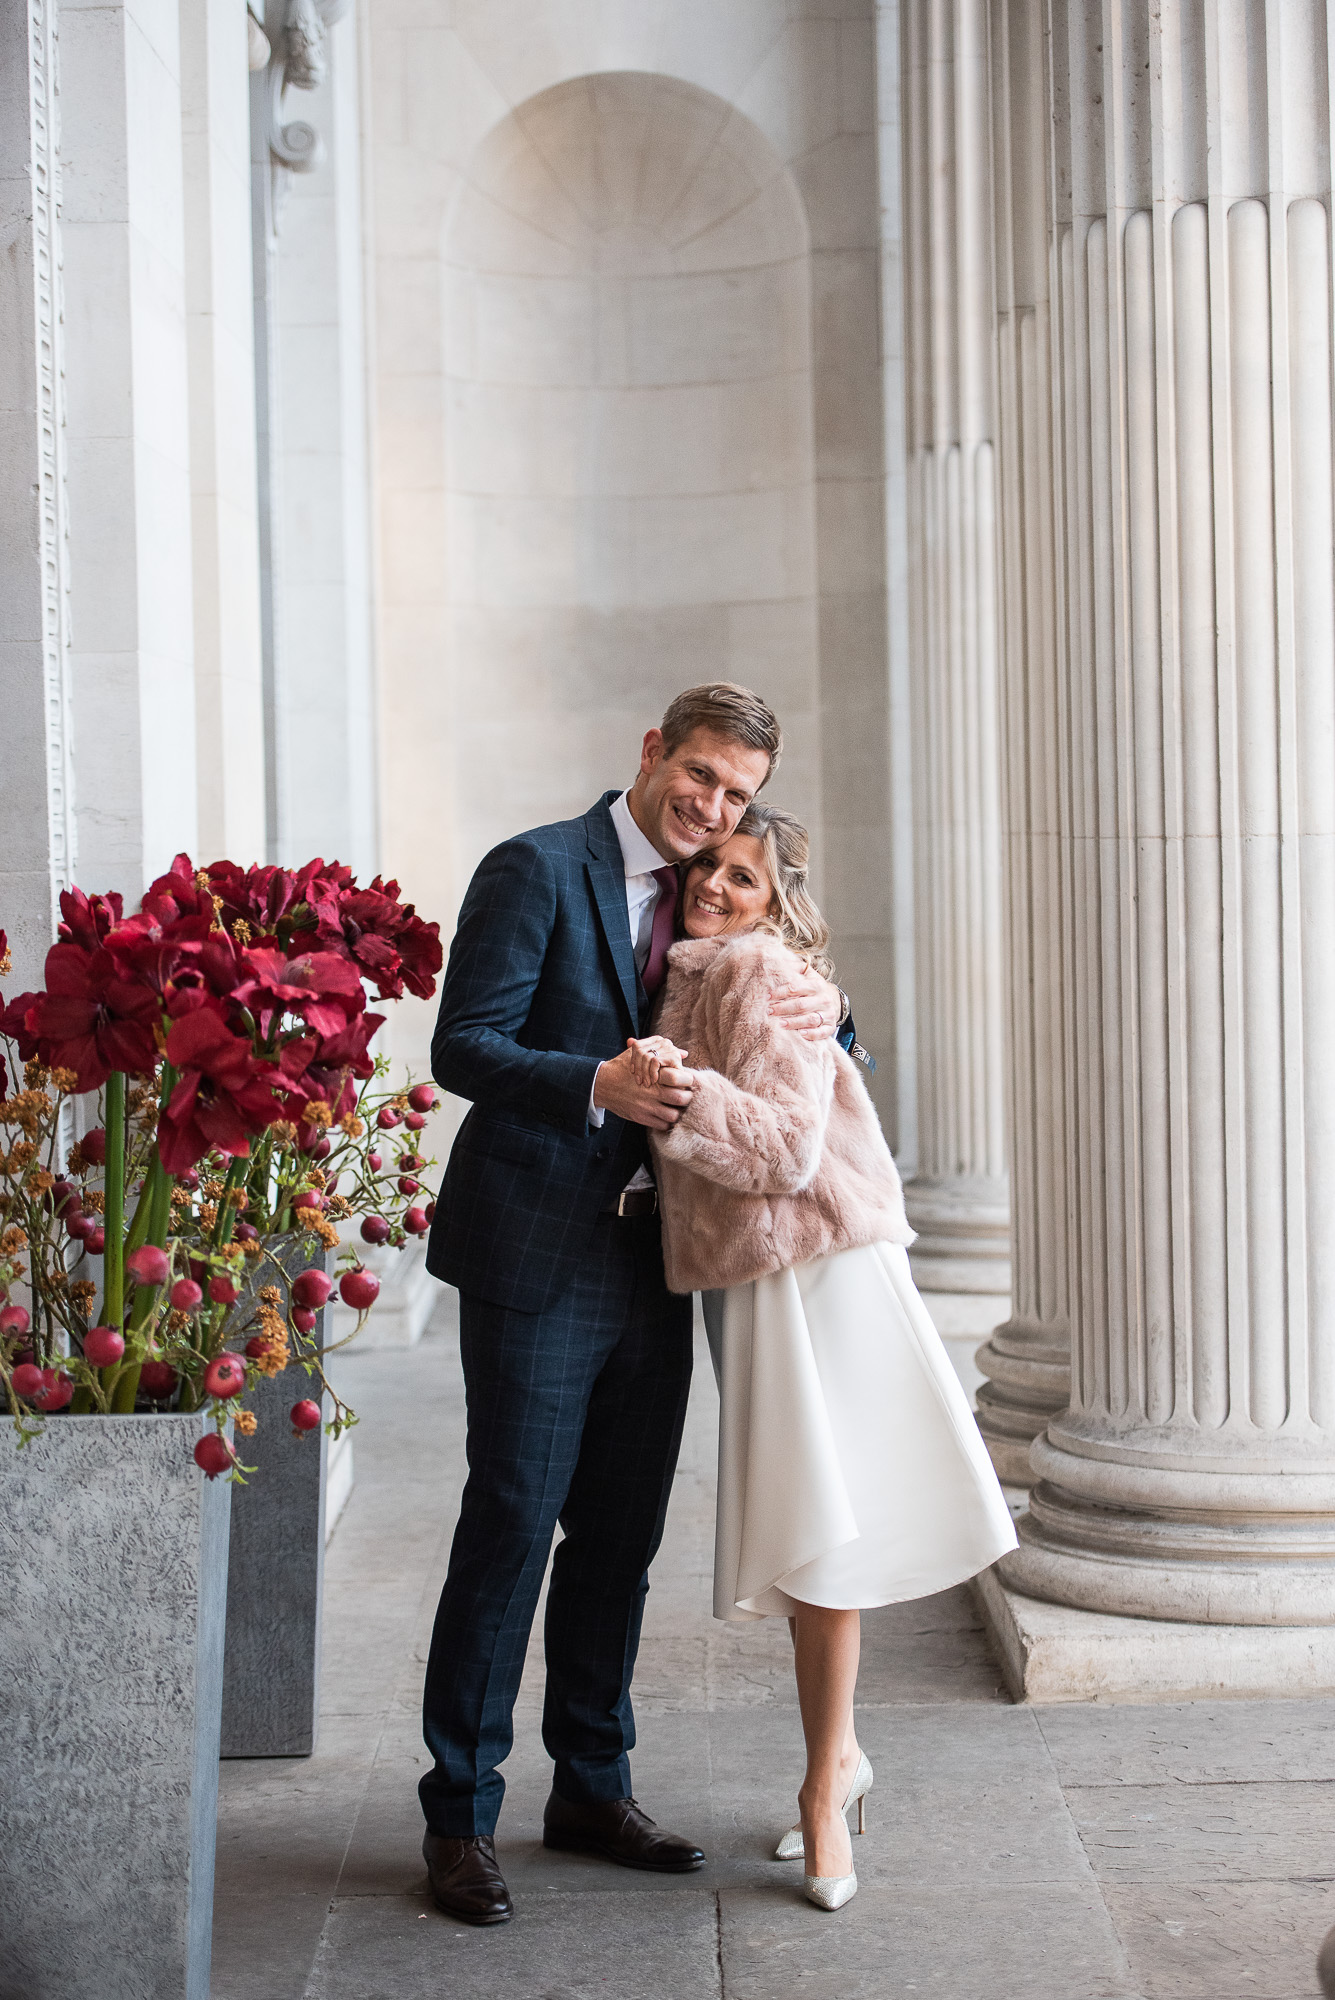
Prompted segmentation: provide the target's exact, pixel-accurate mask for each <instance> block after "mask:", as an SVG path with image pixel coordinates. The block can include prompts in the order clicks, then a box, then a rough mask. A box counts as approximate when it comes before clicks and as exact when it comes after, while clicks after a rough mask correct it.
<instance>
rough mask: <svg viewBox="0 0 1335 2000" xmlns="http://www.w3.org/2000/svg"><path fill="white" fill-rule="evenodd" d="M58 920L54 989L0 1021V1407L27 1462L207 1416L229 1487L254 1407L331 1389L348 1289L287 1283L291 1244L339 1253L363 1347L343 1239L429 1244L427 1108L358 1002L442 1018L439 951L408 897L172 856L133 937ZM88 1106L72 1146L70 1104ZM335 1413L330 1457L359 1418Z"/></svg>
mask: <svg viewBox="0 0 1335 2000" xmlns="http://www.w3.org/2000/svg"><path fill="white" fill-rule="evenodd" d="M60 908H61V917H62V921H61V924H60V927H59V938H58V941H57V942H56V943H55V944H54V945H53V946H52V947H51V950H50V951H49V952H48V954H47V958H46V967H45V973H46V984H45V986H44V988H43V989H42V991H40V992H37V993H22V994H19V995H18V996H17V997H16V998H15V999H13V1000H11V1001H10V1002H9V1004H8V1005H7V1006H6V1005H4V1003H3V1001H0V1036H3V1037H4V1038H5V1040H7V1041H8V1042H10V1043H12V1044H13V1045H14V1047H15V1049H16V1050H17V1060H15V1059H14V1057H13V1056H11V1057H10V1058H9V1060H8V1062H7V1061H6V1058H5V1056H4V1054H3V1053H2V1052H0V1097H2V1099H3V1101H0V1397H3V1399H4V1402H5V1404H6V1405H7V1407H8V1410H9V1413H10V1415H11V1417H12V1418H13V1419H14V1420H15V1422H16V1425H17V1428H18V1432H19V1440H20V1443H23V1442H26V1441H27V1440H28V1439H29V1438H31V1437H33V1436H35V1435H36V1434H37V1432H38V1431H39V1430H40V1428H41V1425H42V1421H43V1419H44V1418H45V1417H47V1416H50V1415H53V1414H55V1413H57V1412H59V1411H62V1410H68V1411H71V1412H73V1413H78V1414H85V1413H97V1412H101V1413H103V1414H113V1413H123V1414H128V1413H131V1412H133V1411H135V1410H142V1411H162V1410H167V1409H181V1410H187V1411H190V1410H205V1409H207V1410H208V1411H209V1412H210V1414H211V1416H212V1418H213V1428H212V1430H206V1431H205V1434H204V1435H203V1436H202V1437H201V1439H200V1441H199V1443H198V1444H197V1445H196V1447H195V1458H196V1460H197V1461H198V1463H199V1464H200V1466H201V1467H202V1469H203V1470H204V1472H205V1473H206V1474H207V1475H208V1477H209V1478H216V1477H217V1476H218V1475H219V1474H220V1473H227V1474H229V1475H230V1476H232V1477H234V1478H235V1477H238V1476H239V1475H240V1473H241V1472H242V1471H244V1469H245V1468H243V1467H242V1466H241V1465H240V1461H239V1459H238V1457H237V1454H236V1451H235V1448H234V1446H233V1444H232V1442H231V1440H230V1438H229V1436H228V1434H227V1433H228V1426H229V1421H230V1423H231V1427H232V1429H233V1431H234V1433H235V1434H236V1435H238V1436H240V1437H245V1436H247V1435H249V1434H250V1433H251V1432H253V1430H254V1428H255V1417H254V1413H253V1412H251V1411H248V1410H246V1409H245V1408H244V1406H243V1404H242V1401H241V1398H242V1396H243V1395H244V1393H245V1391H246V1389H247V1387H248V1386H249V1387H253V1386H254V1384H255V1382H256V1380H257V1379H258V1378H259V1377H261V1376H274V1375H277V1374H279V1373H280V1372H281V1371H282V1370H283V1369H284V1368H286V1367H287V1366H288V1365H289V1363H290V1362H292V1361H296V1362H297V1363H298V1364H299V1365H300V1366H301V1367H302V1368H304V1369H305V1371H306V1372H307V1374H308V1375H309V1376H311V1377H313V1378H318V1380H319V1383H320V1384H321V1385H322V1386H323V1387H324V1388H326V1389H328V1387H329V1385H328V1383H327V1381H326V1380H325V1377H324V1369H323V1365H322V1355H323V1354H324V1353H326V1352H328V1349H325V1348H321V1347H320V1346H319V1345H318V1342H317V1339H316V1329H317V1326H318V1316H319V1311H320V1308H321V1307H322V1306H323V1305H324V1303H325V1301H326V1299H327V1298H328V1297H329V1295H330V1293H331V1291H332V1289H333V1285H334V1282H335V1281H334V1280H332V1279H331V1278H330V1277H329V1276H328V1274H327V1272H326V1270H324V1269H322V1268H320V1266H319V1264H318V1263H315V1262H312V1263H311V1265H310V1267H309V1268H305V1269H301V1270H299V1271H298V1272H297V1274H296V1275H295V1276H291V1277H290V1276H289V1271H288V1266H290V1265H291V1264H292V1263H293V1261H294V1260H293V1258H292V1256H291V1255H290V1254H285V1253H289V1252H290V1251H291V1248H292V1246H293V1244H294V1241H295V1242H303V1241H304V1243H305V1244H306V1246H307V1247H308V1249H309V1252H310V1256H311V1258H312V1259H315V1258H319V1257H321V1256H323V1255H324V1254H325V1253H329V1252H335V1253H337V1256H338V1261H339V1265H340V1266H341V1270H340V1271H339V1273H338V1275H337V1283H338V1289H339V1292H340V1295H341V1296H342V1298H343V1300H344V1302H345V1303H346V1304H347V1305H349V1306H351V1307H352V1308H353V1309H354V1310H355V1311H356V1312H357V1314H358V1322H357V1324H358V1326H360V1324H361V1321H362V1319H363V1318H364V1316H365V1314H366V1312H367V1311H368V1310H369V1308H370V1307H371V1305H372V1304H373V1302H374V1300H375V1297H376V1294H377V1292H378V1291H379V1280H378V1278H377V1277H376V1276H375V1274H374V1273H373V1272H371V1271H369V1270H367V1269H365V1268H364V1267H363V1265H362V1264H361V1262H360V1261H359V1259H358V1257H357V1254H356V1252H355V1251H354V1250H353V1249H352V1248H351V1247H350V1246H346V1247H343V1246H342V1238H341V1232H340V1228H339V1225H340V1224H347V1223H349V1222H350V1221H351V1220H352V1219H354V1218H356V1217H358V1216H360V1217H361V1218H362V1221H361V1236H362V1239H363V1240H364V1241H365V1242H367V1243H371V1244H386V1243H387V1244H391V1245H398V1246H400V1247H402V1245H403V1244H404V1243H405V1242H406V1240H407V1238H408V1237H409V1236H416V1235H422V1234H424V1233H425V1232H426V1230H427V1229H428V1228H429V1227H430V1223H431V1216H432V1212H433V1204H432V1203H431V1202H430V1200H429V1199H423V1197H424V1193H425V1191H424V1189H423V1186H422V1182H421V1180H420V1178H419V1176H420V1175H421V1174H422V1173H423V1172H424V1171H425V1170H426V1169H427V1168H428V1167H430V1166H432V1165H434V1161H429V1160H426V1159H424V1158H423V1157H422V1155H421V1153H420V1152H419V1151H418V1146H419V1143H420V1141H419V1138H418V1135H419V1134H420V1133H421V1131H422V1130H423V1128H424V1126H425V1124H426V1121H427V1115H428V1113H429V1112H430V1111H431V1110H432V1109H433V1108H434V1105H435V1102H436V1096H435V1092H434V1090H433V1089H432V1088H431V1086H430V1085H429V1084H417V1085H414V1086H410V1087H407V1088H404V1089H398V1090H396V1089H394V1088H393V1087H392V1086H391V1085H390V1083H389V1081H388V1074H389V1064H388V1063H387V1061H386V1060H385V1059H384V1058H383V1057H374V1056H373V1055H372V1054H371V1052H370V1044H371V1040H372V1037H373V1036H374V1034H375V1031H376V1029H377V1028H378V1027H379V1026H380V1025H381V1023H382V1022H383V1020H384V1016H383V1015H382V1014H374V1013H370V1012H368V1010H367V986H368V985H369V986H370V987H371V988H372V989H373V995H374V998H376V999H377V1000H394V999H398V998H400V997H401V996H402V994H403V993H404V992H405V991H408V992H411V993H414V994H416V995H418V996H419V997H420V998H422V999H427V998H429V997H430V995H431V994H432V992H433V991H434V990H435V979H436V974H437V973H438V972H439V971H440V967H441V957H442V954H441V944H440V928H439V925H437V924H428V923H425V922H424V921H423V920H422V918H420V917H419V916H418V915H417V914H416V912H415V911H414V909H413V907H412V905H411V904H405V903H404V902H403V901H402V899H401V897H400V893H399V887H398V884H397V883H396V882H384V881H382V880H381V879H380V878H379V877H378V876H377V878H376V879H375V881H374V882H372V883H371V884H370V886H369V887H368V888H362V887H360V886H359V885H358V884H357V882H356V881H355V880H354V878H353V876H352V874H351V872H350V871H349V870H348V869H346V868H344V867H342V866H341V865H339V864H338V863H329V864H326V863H325V862H323V861H312V862H310V863H308V864H307V866H306V867H304V868H302V869H299V870H297V871H296V872H290V871H288V870H285V869H281V868H276V867H252V868H248V869H241V868H238V867H236V866H235V865H234V864H233V863H231V862H228V861H220V862H216V863H214V865H213V866H212V867H209V868H204V869H200V870H196V869H195V868H194V867H193V866H192V864H191V862H190V860H189V858H188V857H187V856H186V855H184V854H180V855H178V856H177V857H176V860H175V861H174V862H173V864H172V866H171V868H170V870H169V871H168V872H167V873H166V874H165V875H162V876H160V877H159V878H158V879H157V881H155V882H154V883H153V884H152V886H151V887H150V888H149V890H148V892H147V894H146V895H145V896H144V898H143V900H142V902H141V904H140V906H139V909H138V910H137V911H136V912H135V913H134V914H132V915H130V916H126V915H125V914H124V912H123V907H122V901H121V898H120V897H119V896H116V895H110V896H91V897H90V896H86V895H85V894H84V893H83V892H82V890H79V889H70V890H68V891H66V892H65V893H64V894H62V896H61V898H60ZM8 971H9V959H8V954H7V951H6V949H5V936H4V933H3V931H0V975H4V974H6V973H7V972H8ZM11 1071H12V1076H11ZM11 1082H12V1086H13V1087H12V1089H11ZM94 1092H96V1093H97V1094H98V1112H97V1123H96V1124H94V1125H93V1126H92V1127H91V1129H89V1130H86V1131H85V1132H84V1133H83V1135H82V1137H81V1138H79V1139H77V1140H73V1119H72V1117H71V1115H70V1111H69V1106H70V1103H71V1100H72V1099H73V1098H75V1097H76V1096H79V1095H82V1094H84V1093H94ZM71 1141H73V1142H72V1143H71ZM296 1261H297V1262H298V1263H300V1262H301V1261H302V1259H301V1258H300V1257H298V1258H297V1259H296ZM326 1261H327V1259H326ZM95 1274H96V1275H95ZM99 1278H100V1282H99ZM25 1283H26V1286H27V1290H28V1294H29V1297H30V1300H31V1309H29V1307H28V1306H25V1305H22V1304H20V1303H18V1301H17V1300H16V1299H15V1298H14V1296H13V1293H14V1288H15V1287H16V1286H19V1285H22V1284H25ZM330 1395H331V1397H332V1398H333V1409H334V1415H333V1418H332V1420H331V1422H330V1425H329V1429H330V1431H331V1432H332V1434H334V1435H335V1436H337V1435H338V1433H339V1432H340V1431H341V1430H343V1429H344V1428H346V1427H347V1426H348V1425H349V1424H351V1423H354V1422H355V1421H356V1418H355V1416H354V1414H353V1412H352V1411H351V1410H349V1409H348V1408H347V1406H346V1404H344V1403H343V1402H341V1401H340V1400H339V1398H338V1397H337V1396H334V1395H333V1391H332V1390H330ZM321 1421H322V1414H321V1407H320V1402H319V1400H318V1395H317V1397H302V1398H301V1399H300V1400H298V1401H297V1402H296V1403H295V1404H294V1405H293V1407H292V1411H291V1423H292V1427H293V1430H294V1432H295V1433H296V1434H297V1435H301V1434H302V1433H304V1432H307V1431H313V1430H315V1429H318V1427H319V1425H320V1423H321Z"/></svg>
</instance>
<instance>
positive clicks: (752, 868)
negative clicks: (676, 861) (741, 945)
mask: <svg viewBox="0 0 1335 2000" xmlns="http://www.w3.org/2000/svg"><path fill="white" fill-rule="evenodd" d="M773 901H774V884H773V883H772V882H771V881H770V878H769V872H768V870H767V869H766V867H765V850H764V848H763V847H762V846H761V844H760V842H759V841H758V840H754V839H753V838H752V836H751V835H750V834H749V833H734V834H733V836H732V838H731V839H730V840H725V841H723V842H722V843H721V844H719V845H717V846H713V847H707V848H706V849H705V851H704V853H703V854H699V855H697V856H696V858H695V860H694V861H693V862H692V863H691V865H690V867H689V868H688V869H687V870H686V888H685V891H684V893H683V896H682V911H681V920H682V924H683V926H684V928H685V931H686V935H687V937H693V938H707V937H723V936H725V935H730V934H731V933H732V932H734V931H749V930H754V928H755V926H756V925H757V924H758V923H759V922H760V920H761V918H762V917H766V916H768V915H769V914H770V906H771V905H772V903H773Z"/></svg>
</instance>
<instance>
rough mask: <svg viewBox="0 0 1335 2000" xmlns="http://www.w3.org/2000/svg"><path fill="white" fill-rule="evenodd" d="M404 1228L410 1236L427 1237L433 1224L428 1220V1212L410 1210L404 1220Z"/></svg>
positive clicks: (417, 1209) (415, 1209) (416, 1209)
mask: <svg viewBox="0 0 1335 2000" xmlns="http://www.w3.org/2000/svg"><path fill="white" fill-rule="evenodd" d="M403 1226H404V1228H405V1229H406V1230H407V1232H408V1234H409V1235H410V1236H425V1235H426V1233H427V1230H428V1229H430V1227H431V1224H430V1223H429V1222H428V1221H427V1219H426V1211H425V1209H421V1208H410V1209H409V1210H408V1212H407V1214H406V1215H405V1216H404V1218H403Z"/></svg>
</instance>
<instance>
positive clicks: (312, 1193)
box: [292, 1188, 324, 1210]
mask: <svg viewBox="0 0 1335 2000" xmlns="http://www.w3.org/2000/svg"><path fill="white" fill-rule="evenodd" d="M292 1206H293V1208H314V1209H317V1210H318V1209H321V1208H323V1207H324V1196H323V1195H322V1194H321V1193H320V1190H319V1189H318V1188H298V1189H297V1192H296V1193H295V1194H294V1195H293V1197H292Z"/></svg>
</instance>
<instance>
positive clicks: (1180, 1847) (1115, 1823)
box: [1066, 1780, 1335, 1883]
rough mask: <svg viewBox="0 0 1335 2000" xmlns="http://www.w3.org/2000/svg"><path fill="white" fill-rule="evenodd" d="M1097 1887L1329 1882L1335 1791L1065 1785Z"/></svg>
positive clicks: (1334, 1850) (1333, 1871)
mask: <svg viewBox="0 0 1335 2000" xmlns="http://www.w3.org/2000/svg"><path fill="white" fill-rule="evenodd" d="M1066 1801H1067V1804H1068V1805H1069V1807H1070V1810H1071V1813H1072V1816H1073V1817H1074V1820H1075V1823H1076V1825H1077V1826H1078V1828H1079V1830H1080V1838H1081V1840H1082V1841H1083V1843H1084V1846H1085V1851H1086V1853H1087V1854H1088V1855H1089V1858H1090V1861H1091V1862H1092V1864H1093V1866H1094V1868H1095V1870H1096V1872H1097V1874H1098V1875H1099V1877H1100V1879H1101V1880H1102V1881H1104V1882H1155V1881H1163V1880H1165V1879H1167V1880H1170V1881H1177V1882H1182V1883H1188V1882H1210V1881H1216V1882H1226V1881H1282V1880H1285V1879H1286V1878H1290V1877H1293V1878H1296V1879H1299V1880H1318V1881H1329V1880H1331V1879H1333V1878H1335V1784H1331V1783H1330V1782H1328V1781H1326V1780H1317V1781H1316V1782H1314V1783H1312V1784H1299V1785H1295V1784H1288V1785H1277V1784H1261V1785H1184V1786H1172V1785H1118V1786H1108V1785H1101V1786H1097V1787H1094V1788H1087V1787H1083V1786H1067V1788H1066Z"/></svg>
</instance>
